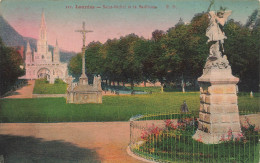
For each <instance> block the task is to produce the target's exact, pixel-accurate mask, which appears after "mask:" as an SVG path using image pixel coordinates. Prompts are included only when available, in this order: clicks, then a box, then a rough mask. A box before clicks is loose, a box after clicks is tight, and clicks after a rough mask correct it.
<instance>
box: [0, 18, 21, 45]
mask: <svg viewBox="0 0 260 163" xmlns="http://www.w3.org/2000/svg"><path fill="white" fill-rule="evenodd" d="M0 37H1V38H2V40H3V42H4V43H5V45H6V46H24V45H25V44H24V39H23V36H21V35H20V34H19V33H18V32H16V31H15V30H14V29H13V27H12V26H10V25H9V23H8V22H7V21H6V20H5V19H4V18H3V17H2V15H0Z"/></svg>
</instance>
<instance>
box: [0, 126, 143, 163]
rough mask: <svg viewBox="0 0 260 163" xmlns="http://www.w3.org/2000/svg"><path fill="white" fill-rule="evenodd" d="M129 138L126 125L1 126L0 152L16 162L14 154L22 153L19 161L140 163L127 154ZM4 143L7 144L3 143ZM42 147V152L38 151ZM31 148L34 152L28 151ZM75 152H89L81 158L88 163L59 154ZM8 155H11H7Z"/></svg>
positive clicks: (80, 157) (76, 157) (79, 156)
mask: <svg viewBox="0 0 260 163" xmlns="http://www.w3.org/2000/svg"><path fill="white" fill-rule="evenodd" d="M129 134H130V125H129V122H74V123H0V145H2V147H1V148H3V149H8V150H7V153H6V154H5V155H8V159H11V157H10V156H11V153H13V155H14V153H16V154H15V156H13V157H15V158H17V157H18V156H17V153H18V154H19V152H21V151H22V152H23V153H22V154H20V155H19V157H24V158H20V159H23V160H28V161H30V160H32V159H33V160H34V161H42V160H46V157H48V156H49V155H51V157H50V158H47V159H52V160H48V161H50V162H53V161H54V162H59V161H57V159H62V157H65V158H63V159H67V160H71V159H73V160H76V161H75V162H102V163H103V162H104V163H141V161H139V160H136V159H135V158H133V157H131V156H129V155H128V154H127V152H126V148H127V146H128V143H129V139H130V138H129ZM12 139H14V140H15V141H11V140H12ZM19 140H22V141H23V142H25V143H24V144H23V145H21V143H18V141H19ZM3 141H5V142H3ZM6 141H10V142H9V143H6ZM39 141H40V142H41V143H39ZM30 142H37V143H30ZM53 142H56V143H53ZM57 142H59V143H67V144H70V146H69V147H68V145H66V146H65V147H64V144H63V145H60V144H58V145H57ZM3 144H4V145H6V146H4V145H3ZM50 144H55V145H53V146H52V148H53V147H54V149H51V146H50ZM71 145H73V148H72V147H71ZM37 146H39V147H37ZM42 146H44V148H41V147H42ZM10 148H12V149H10ZM21 148H26V149H21ZM32 148H33V149H34V151H33V152H32V151H31V150H28V149H32ZM55 148H56V149H57V151H55ZM75 148H77V149H78V148H79V149H80V150H79V149H78V150H76V151H77V153H80V152H78V151H82V150H87V151H88V150H91V151H92V152H88V154H83V155H84V157H88V158H87V160H88V161H86V160H85V158H84V159H82V157H83V156H82V154H78V155H74V156H73V154H70V155H66V154H63V155H66V156H60V153H73V152H74V153H75ZM35 149H36V150H35ZM8 151H10V153H9V154H8ZM69 151H70V152H69ZM0 152H1V151H0ZM26 152H27V153H26ZM29 152H30V153H29ZM31 152H32V153H33V154H31ZM56 153H57V154H56ZM81 153H82V152H81ZM71 155H72V156H71ZM91 157H93V158H91ZM37 159H38V160H37ZM91 159H92V160H91ZM60 162H62V161H60Z"/></svg>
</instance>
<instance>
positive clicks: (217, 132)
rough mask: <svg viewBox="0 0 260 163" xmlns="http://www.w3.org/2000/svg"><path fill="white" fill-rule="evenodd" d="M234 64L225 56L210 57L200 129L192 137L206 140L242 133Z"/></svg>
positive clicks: (204, 77) (213, 141) (202, 92)
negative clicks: (232, 66)
mask: <svg viewBox="0 0 260 163" xmlns="http://www.w3.org/2000/svg"><path fill="white" fill-rule="evenodd" d="M238 81H239V79H238V78H236V77H234V76H233V75H232V72H231V67H230V66H229V63H228V61H227V59H226V57H225V56H224V57H223V58H222V57H221V58H219V59H217V60H215V61H211V60H209V59H208V60H207V63H206V65H205V68H204V70H203V75H202V76H201V77H200V78H198V82H199V85H200V112H199V124H198V130H197V131H196V133H195V135H193V139H195V140H199V141H202V142H203V143H205V144H217V143H220V141H221V140H223V139H225V140H227V139H231V137H232V135H233V138H236V137H240V134H241V128H240V122H239V112H238V105H237V94H236V84H237V83H238Z"/></svg>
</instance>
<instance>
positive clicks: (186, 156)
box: [129, 112, 260, 163]
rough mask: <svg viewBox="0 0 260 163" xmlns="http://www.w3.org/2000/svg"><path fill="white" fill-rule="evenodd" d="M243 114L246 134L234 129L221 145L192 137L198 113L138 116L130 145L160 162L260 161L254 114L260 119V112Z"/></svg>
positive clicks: (131, 125) (136, 150)
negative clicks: (234, 135) (235, 133)
mask: <svg viewBox="0 0 260 163" xmlns="http://www.w3.org/2000/svg"><path fill="white" fill-rule="evenodd" d="M240 114H242V115H241V116H240V119H245V120H244V121H243V120H241V130H242V134H243V136H242V135H241V138H234V137H233V135H232V132H231V133H230V134H229V135H230V136H229V137H225V138H224V137H223V140H221V142H220V143H219V144H204V143H202V142H200V140H193V139H192V136H193V135H194V134H195V132H196V130H197V124H198V123H197V118H198V112H197V113H196V112H193V113H157V114H145V115H138V116H135V117H132V118H131V119H130V145H129V147H130V150H131V152H132V153H134V154H135V155H137V156H139V157H142V158H145V159H147V160H152V161H156V162H210V163H211V162H213V163H214V162H221V163H222V162H225V163H226V162H230V163H234V162H236V163H238V162H250V163H251V162H252V163H258V162H259V156H260V154H259V152H260V151H259V149H260V143H259V141H260V132H259V129H258V128H257V126H256V125H253V124H251V122H250V117H252V116H259V118H260V114H259V113H252V112H243V113H240ZM247 115H249V116H247ZM254 123H255V122H254ZM258 125H259V124H258Z"/></svg>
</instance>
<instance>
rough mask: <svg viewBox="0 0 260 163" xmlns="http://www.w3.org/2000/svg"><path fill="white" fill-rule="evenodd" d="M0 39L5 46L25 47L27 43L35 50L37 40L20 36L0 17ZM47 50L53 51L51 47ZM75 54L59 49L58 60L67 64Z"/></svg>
mask: <svg viewBox="0 0 260 163" xmlns="http://www.w3.org/2000/svg"><path fill="white" fill-rule="evenodd" d="M0 37H1V39H2V40H3V42H4V43H5V45H6V46H10V47H13V46H24V47H25V46H26V43H27V41H29V42H30V45H31V47H32V48H33V49H36V42H37V40H36V39H34V38H29V37H23V36H21V35H20V34H19V33H18V32H17V31H16V30H15V29H14V28H13V27H12V26H11V25H10V24H9V23H8V22H7V21H6V20H5V19H4V18H3V16H2V15H0ZM49 49H50V50H53V46H51V45H49ZM75 54H76V53H75V52H67V51H65V50H63V49H60V60H61V62H69V60H70V58H71V57H73V56H74V55H75Z"/></svg>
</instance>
